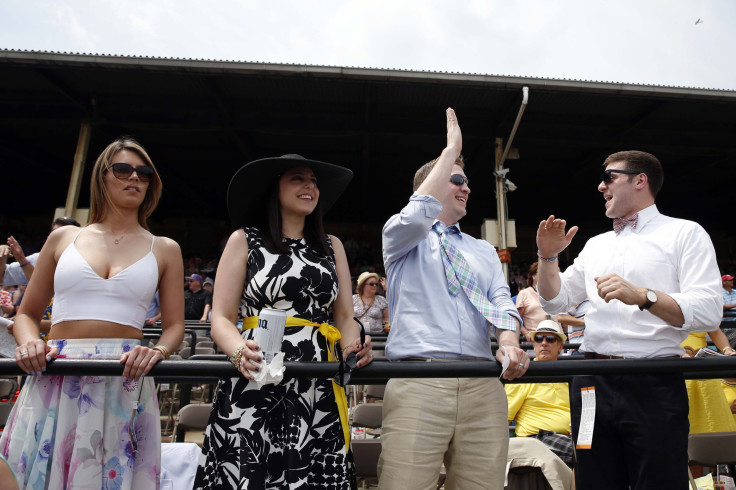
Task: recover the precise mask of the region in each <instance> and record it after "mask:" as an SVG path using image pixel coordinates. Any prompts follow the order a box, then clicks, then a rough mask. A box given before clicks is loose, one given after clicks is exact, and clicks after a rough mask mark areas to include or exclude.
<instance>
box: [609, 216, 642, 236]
mask: <svg viewBox="0 0 736 490" xmlns="http://www.w3.org/2000/svg"><path fill="white" fill-rule="evenodd" d="M638 223H639V213H634V214H633V215H632V216H631V217H630V218H613V231H615V232H616V233H618V232H620V231H621V230H623V229H624V228H626V225H631V228H632V229H634V230H636V225H637V224H638Z"/></svg>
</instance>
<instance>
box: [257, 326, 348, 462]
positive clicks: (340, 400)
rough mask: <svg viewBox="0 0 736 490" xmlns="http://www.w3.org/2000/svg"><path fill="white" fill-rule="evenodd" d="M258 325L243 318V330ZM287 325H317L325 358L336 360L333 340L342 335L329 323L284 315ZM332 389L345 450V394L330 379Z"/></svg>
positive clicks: (346, 407)
mask: <svg viewBox="0 0 736 490" xmlns="http://www.w3.org/2000/svg"><path fill="white" fill-rule="evenodd" d="M257 326H258V317H257V316H249V317H248V318H244V319H243V330H250V329H251V328H256V327H257ZM286 326H287V327H317V328H319V333H321V334H322V336H323V337H324V338H325V339H327V346H328V348H327V360H328V361H330V362H337V355H336V354H335V342H337V341H339V340H340V338H341V337H342V335H340V331H339V330H338V329H337V328H336V327H334V326H332V325H330V324H329V323H314V322H310V321H308V320H304V319H303V318H295V317H293V316H289V317H286ZM332 389H333V391H334V392H335V401H336V402H337V411H338V413H339V414H340V423H341V424H342V432H343V435H344V436H345V451H346V452H347V450H348V449H349V448H350V427H349V426H348V399H347V397H346V396H345V388H343V387H342V386H340V385H339V384H337V383H335V380H334V379H333V380H332Z"/></svg>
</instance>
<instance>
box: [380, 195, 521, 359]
mask: <svg viewBox="0 0 736 490" xmlns="http://www.w3.org/2000/svg"><path fill="white" fill-rule="evenodd" d="M441 210H442V204H441V203H440V202H439V201H438V200H437V199H435V198H434V197H431V196H422V195H419V194H417V193H414V194H413V195H412V196H411V199H410V200H409V204H407V206H406V207H405V208H404V209H402V210H401V213H399V214H397V215H394V216H392V217H391V218H390V219H389V220H388V221H387V222H386V224H385V225H384V227H383V262H384V265H385V267H386V275H387V281H388V292H387V293H388V294H387V295H388V303H389V307H388V311H389V318H390V319H391V331H390V332H389V336H388V340H387V341H386V357H387V358H388V359H389V360H392V361H393V360H397V359H405V358H408V357H425V358H433V359H493V355H492V353H491V331H490V328H489V327H490V324H489V323H488V321H487V320H486V319H485V318H484V317H483V315H481V314H480V312H479V311H478V310H477V309H476V308H475V306H473V304H472V303H471V302H470V300H469V299H468V297H467V296H466V295H465V293H464V292H462V291H461V292H460V293H459V294H458V295H457V296H452V295H451V294H450V292H449V291H448V289H447V278H446V276H445V269H444V266H443V265H442V256H441V255H440V254H441V249H440V240H439V235H437V234H436V233H435V232H434V231H433V230H432V226H433V225H434V223H435V222H436V221H437V219H436V218H437V216H438V215H439V214H440V211H441ZM449 239H450V241H451V242H452V244H453V245H454V246H455V247H457V249H458V250H460V252H461V253H462V254H463V256H464V257H465V260H466V261H467V262H468V264H469V266H470V269H471V270H472V271H473V274H474V275H475V278H476V281H477V283H478V286H479V287H480V289H481V291H484V292H485V293H486V296H487V297H488V299H489V300H490V301H491V303H493V304H494V305H495V306H496V307H497V308H500V309H502V310H505V311H507V312H508V313H509V314H510V315H512V316H513V317H514V318H516V319H517V320H519V323H520V324H521V317H520V316H519V313H518V311H516V307H515V306H514V303H513V301H511V295H510V293H509V287H508V285H507V284H506V279H505V277H504V275H503V271H502V269H501V261H500V260H499V259H498V255H497V254H496V250H495V249H494V248H493V246H492V245H491V244H490V243H488V242H486V241H484V240H478V239H476V238H473V237H471V236H470V235H467V234H465V233H462V232H461V233H456V234H452V235H449Z"/></svg>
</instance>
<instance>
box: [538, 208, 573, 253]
mask: <svg viewBox="0 0 736 490" xmlns="http://www.w3.org/2000/svg"><path fill="white" fill-rule="evenodd" d="M565 226H567V222H566V221H565V220H564V219H556V218H555V217H554V215H550V217H549V218H547V219H546V220H543V221H542V222H540V223H539V228H538V229H537V248H538V249H539V254H540V255H541V256H542V257H547V258H552V257H557V255H559V253H560V252H562V251H563V250H565V249H566V248H567V247H568V245H570V242H572V238H573V237H574V236H575V234H576V233H577V232H578V227H577V226H573V227H572V228H570V229H569V230H568V231H567V233H565Z"/></svg>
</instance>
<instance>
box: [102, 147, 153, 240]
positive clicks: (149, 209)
mask: <svg viewBox="0 0 736 490" xmlns="http://www.w3.org/2000/svg"><path fill="white" fill-rule="evenodd" d="M122 150H128V151H132V152H134V153H136V154H137V155H138V156H139V157H141V160H143V163H145V164H146V165H147V166H149V167H151V168H152V169H153V176H152V177H151V179H150V181H149V182H148V188H147V189H146V196H145V197H144V198H143V202H142V203H141V205H140V207H139V208H138V224H140V225H141V226H142V227H143V228H144V229H146V230H147V229H148V223H147V222H146V220H147V219H148V217H149V216H151V214H152V213H153V211H154V210H155V209H156V206H158V200H159V199H161V188H162V187H163V186H162V184H161V177H160V176H159V174H158V171H157V170H156V167H155V166H154V165H153V162H152V161H151V157H149V156H148V153H147V152H146V150H145V149H144V148H143V147H142V146H141V145H140V143H138V142H137V141H135V140H134V139H132V138H129V137H126V136H121V137H120V138H118V139H116V140H115V141H113V142H112V143H110V144H109V145H107V148H105V149H104V150H103V151H102V153H100V156H99V157H97V161H96V162H95V166H94V167H92V180H91V182H90V197H89V223H90V224H92V223H99V222H100V221H102V220H103V219H104V218H105V216H106V214H107V213H108V211H110V210H111V209H112V210H115V206H114V204H113V203H112V200H111V199H110V195H109V194H108V193H107V188H106V187H105V174H106V173H107V171H108V170H109V169H110V166H111V165H112V164H113V163H114V162H113V161H112V159H113V157H114V156H115V155H116V154H117V153H118V152H119V151H122Z"/></svg>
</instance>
